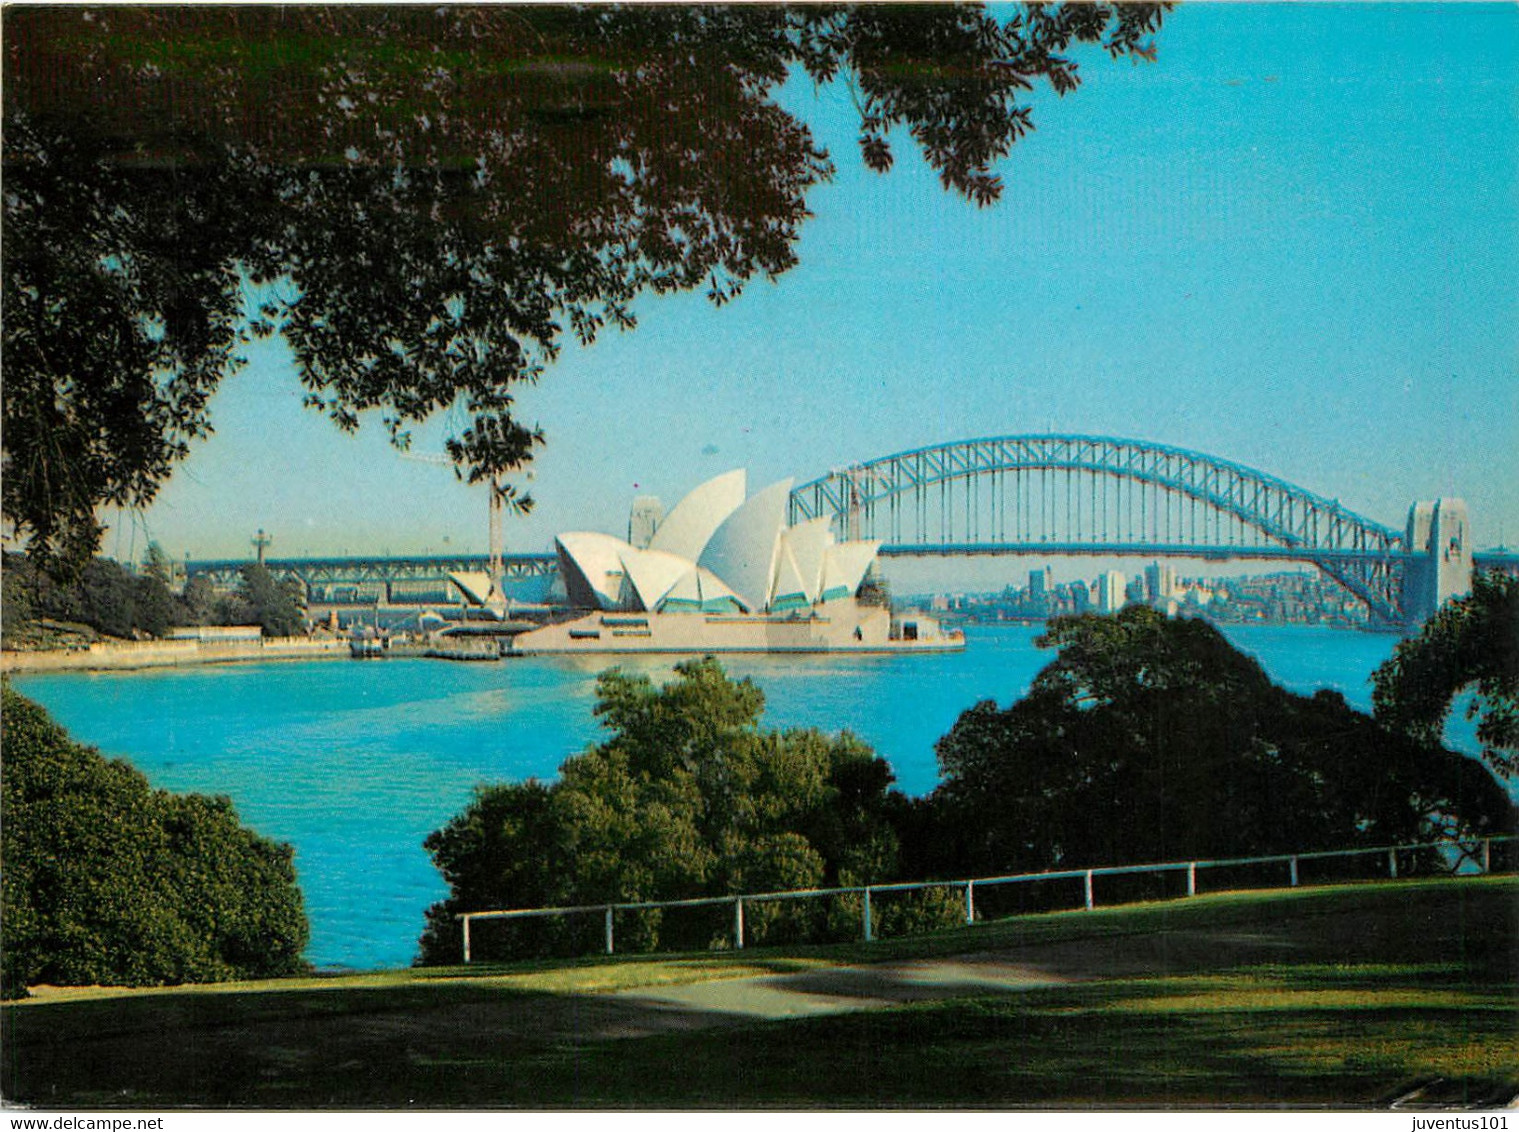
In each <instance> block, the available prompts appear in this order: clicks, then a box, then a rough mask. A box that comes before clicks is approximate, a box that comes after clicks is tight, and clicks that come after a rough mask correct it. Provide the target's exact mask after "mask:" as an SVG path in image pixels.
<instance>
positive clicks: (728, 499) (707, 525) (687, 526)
mask: <svg viewBox="0 0 1519 1132" xmlns="http://www.w3.org/2000/svg"><path fill="white" fill-rule="evenodd" d="M746 489H747V478H746V476H745V474H744V469H742V468H736V469H735V470H733V471H731V472H724V473H723V474H722V475H720V476H716V477H714V478H712V479H710V480H708V481H707V482H706V483H704V484H702V485H701V486H700V487H697V488H695V489H693V490H692V491H691V492H689V493H688V494H687V495H686V497H685V498H684V499H682V500H681V501H680V502H679V503H677V504H676V505H675V506H674V507H673V508H672V509H671V510H670V513H669V514H668V515H666V516H665V517H664V520H663V521H662V522H661V523H660V524H659V526H658V527H657V528H655V530H654V537H653V538H652V539H650V540H649V549H650V550H662V551H664V552H665V553H667V554H677V555H679V556H680V557H682V558H689V559H690V560H691V561H692V562H696V561H698V560H699V559H700V558H701V555H702V551H704V550H705V549H706V548H707V541H708V540H709V539H710V538H711V537H712V533H713V532H714V531H716V530H717V528H718V527H719V526H721V525H722V523H723V520H725V519H726V518H728V516H729V515H731V514H733V512H734V511H736V510H737V509H738V508H739V507H740V506H741V505H742V504H743V502H744V492H745V490H746Z"/></svg>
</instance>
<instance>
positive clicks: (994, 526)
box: [790, 436, 1408, 621]
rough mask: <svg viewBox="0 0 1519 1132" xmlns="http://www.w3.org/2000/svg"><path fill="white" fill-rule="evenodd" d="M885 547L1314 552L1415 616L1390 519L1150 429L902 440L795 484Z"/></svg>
mask: <svg viewBox="0 0 1519 1132" xmlns="http://www.w3.org/2000/svg"><path fill="white" fill-rule="evenodd" d="M790 513H791V521H792V522H793V523H796V522H801V521H803V520H806V519H813V518H819V517H822V516H825V515H826V516H830V517H832V518H833V519H834V522H835V526H836V529H837V530H838V532H839V534H840V535H841V536H844V537H849V538H866V539H879V540H881V542H882V544H883V545H882V548H881V553H882V554H883V555H965V554H1045V555H1051V556H1057V555H1102V556H1107V555H1147V556H1174V557H1189V558H1205V559H1215V560H1217V559H1240V558H1248V559H1272V558H1283V559H1291V560H1295V561H1303V562H1310V563H1312V564H1314V565H1316V566H1317V567H1319V569H1321V570H1323V571H1324V572H1325V573H1326V574H1328V575H1329V576H1331V577H1332V578H1334V579H1335V580H1336V581H1338V582H1339V583H1340V584H1341V585H1342V586H1344V587H1345V589H1346V590H1348V591H1349V592H1350V593H1352V594H1354V595H1355V596H1356V597H1357V598H1359V599H1360V600H1362V601H1364V602H1365V603H1366V605H1367V607H1368V609H1369V611H1370V613H1371V614H1372V616H1373V617H1375V618H1378V619H1381V620H1386V621H1399V620H1401V619H1402V577H1403V568H1404V565H1405V563H1406V561H1407V559H1408V552H1407V548H1406V547H1405V545H1404V536H1403V533H1402V532H1401V531H1395V530H1393V529H1391V528H1389V527H1384V526H1382V525H1381V524H1379V523H1375V522H1372V521H1371V520H1369V519H1366V518H1363V517H1362V516H1360V515H1357V514H1355V513H1354V512H1352V511H1349V510H1347V509H1346V508H1344V507H1342V506H1341V505H1340V503H1339V501H1338V500H1329V499H1324V498H1322V497H1320V496H1317V495H1314V494H1313V493H1311V492H1308V491H1305V490H1304V489H1302V488H1300V487H1298V486H1296V485H1294V484H1291V483H1288V482H1286V481H1285V480H1281V479H1278V478H1277V477H1275V476H1271V475H1267V474H1266V473H1264V472H1259V471H1256V470H1255V469H1253V468H1247V467H1245V466H1243V465H1240V464H1235V463H1233V462H1231V461H1228V460H1222V459H1219V458H1218V457H1216V456H1209V455H1206V454H1204V453H1201V452H1191V451H1188V450H1186V449H1182V448H1173V447H1169V446H1167V445H1161V444H1151V443H1147V442H1144V441H1135V440H1121V439H1115V438H1110V437H1095V436H1002V437H991V438H986V439H980V440H963V441H956V442H953V443H949V444H938V445H934V446H932V447H928V448H918V449H914V450H913V451H910V452H899V453H897V454H896V455H894V456H886V457H882V458H881V459H877V460H871V461H869V462H867V463H862V464H855V465H852V466H850V467H847V468H842V469H838V470H836V471H833V472H830V473H829V474H828V475H826V476H823V477H822V478H821V479H817V480H814V481H812V482H811V483H807V484H803V485H801V486H800V487H797V488H796V489H794V490H793V491H792V493H791V505H790Z"/></svg>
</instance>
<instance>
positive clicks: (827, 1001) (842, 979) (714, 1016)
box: [607, 932, 1290, 1026]
mask: <svg viewBox="0 0 1519 1132" xmlns="http://www.w3.org/2000/svg"><path fill="white" fill-rule="evenodd" d="M1288 946H1290V945H1288V944H1286V943H1285V942H1283V941H1279V940H1273V939H1271V938H1269V937H1266V936H1259V935H1238V934H1228V933H1221V932H1173V933H1168V934H1165V935H1154V934H1152V935H1143V936H1113V937H1109V938H1102V939H1092V940H1081V941H1077V942H1073V943H1060V944H1045V945H1031V946H1027V947H1020V948H1016V949H1011V950H1007V951H988V952H980V953H976V954H968V955H956V956H951V957H946V958H943V959H915V960H911V961H905V962H900V963H870V964H862V965H858V966H851V967H826V968H820V969H818V970H815V971H805V972H801V973H798V974H788V975H755V976H749V977H746V978H740V979H715V980H711V981H708V982H702V983H692V984H689V985H681V986H665V987H645V988H638V989H635V990H626V991H618V992H616V993H614V994H611V995H608V996H607V997H608V998H611V999H614V1000H617V1001H620V1002H623V1003H626V1004H628V1005H637V1006H640V1007H644V1008H649V1009H653V1010H656V1011H669V1012H676V1013H681V1014H684V1015H686V1016H687V1017H686V1025H688V1026H692V1025H697V1026H699V1025H703V1024H707V1025H714V1024H721V1023H722V1022H728V1023H732V1022H738V1021H744V1020H753V1019H757V1018H798V1017H804V1016H807V1015H812V1014H838V1013H842V1012H845V1011H852V1010H872V1009H879V1008H881V1007H887V1006H898V1005H901V1004H903V1003H909V1002H923V1001H930V1000H935V999H944V998H963V997H967V996H972V995H986V994H1011V993H1016V992H1019V991H1026V990H1030V989H1033V988H1037V987H1051V986H1060V985H1063V984H1067V983H1073V982H1084V981H1087V980H1091V979H1111V978H1132V977H1143V976H1151V975H1166V974H1175V973H1178V972H1181V971H1186V972H1195V971H1198V970H1201V969H1206V968H1209V967H1214V968H1217V967H1224V966H1231V965H1233V964H1236V963H1239V962H1242V961H1260V960H1261V959H1262V958H1264V957H1268V956H1271V955H1279V954H1280V952H1281V949H1282V948H1284V947H1288ZM703 1015H706V1016H708V1017H706V1018H703V1017H701V1016H703Z"/></svg>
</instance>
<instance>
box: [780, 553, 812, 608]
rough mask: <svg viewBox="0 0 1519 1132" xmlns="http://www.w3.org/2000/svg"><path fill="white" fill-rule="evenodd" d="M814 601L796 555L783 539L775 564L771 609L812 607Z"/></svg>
mask: <svg viewBox="0 0 1519 1132" xmlns="http://www.w3.org/2000/svg"><path fill="white" fill-rule="evenodd" d="M813 600H814V599H813V596H812V595H811V594H810V593H808V589H807V584H806V582H804V581H803V580H802V573H801V571H800V570H798V569H797V566H796V555H794V554H793V553H792V552H791V547H790V546H788V545H787V543H786V540H785V539H784V538H783V539H781V548H780V553H779V555H778V556H777V561H776V564H775V584H774V586H772V587H771V591H770V601H769V606H770V608H771V609H795V608H798V607H800V606H803V605H811V604H812V602H813Z"/></svg>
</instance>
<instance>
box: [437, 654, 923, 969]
mask: <svg viewBox="0 0 1519 1132" xmlns="http://www.w3.org/2000/svg"><path fill="white" fill-rule="evenodd" d="M675 671H676V678H675V679H674V680H672V681H671V682H670V683H667V684H666V685H664V686H663V687H662V688H655V687H654V686H653V684H652V683H651V681H650V680H649V679H648V678H647V677H644V676H631V675H628V674H626V673H623V672H621V671H618V670H616V669H614V670H612V671H610V672H607V673H604V674H603V675H602V676H601V678H600V679H599V680H598V682H597V707H596V712H597V714H598V715H599V716H600V717H601V718H602V721H603V722H604V723H605V725H606V726H607V728H608V729H609V730H610V732H611V734H610V736H609V738H608V739H607V740H606V741H605V742H603V743H601V744H599V745H597V746H595V747H592V748H591V749H589V750H587V751H585V752H584V753H582V754H579V755H575V756H573V757H572V758H570V759H568V760H567V761H566V762H565V763H564V765H563V766H561V767H560V771H559V775H560V776H559V780H558V781H557V782H554V783H552V784H544V783H541V782H536V781H528V782H524V783H514V784H505V785H498V786H486V787H481V788H479V789H478V790H477V791H476V794H475V797H474V800H473V801H472V802H471V803H470V805H469V806H468V807H467V808H466V809H465V810H464V811H463V812H462V813H461V814H459V815H458V816H456V817H455V818H454V819H453V820H452V821H450V822H449V823H448V824H447V825H446V826H444V827H443V828H442V829H440V830H438V831H436V832H434V833H433V834H431V835H429V837H428V838H427V841H426V843H425V844H426V848H427V850H428V852H429V853H430V854H431V855H432V857H433V860H434V862H435V863H436V864H437V866H438V868H439V870H440V871H441V872H442V874H443V878H444V880H445V881H447V882H448V885H449V889H450V895H449V897H448V899H447V900H444V901H442V902H441V903H439V904H435V905H434V906H433V907H432V908H431V909H429V911H428V914H427V924H428V926H427V931H426V934H425V935H424V936H423V939H422V959H423V961H424V962H428V963H436V962H452V961H457V959H458V956H459V929H458V924H457V923H456V921H455V919H454V917H455V916H456V915H457V914H458V913H460V912H466V911H481V910H488V909H493V908H522V907H543V906H551V905H557V906H574V905H584V904H599V903H613V902H616V903H622V902H632V901H645V900H672V899H689V898H695V897H707V896H721V895H727V894H733V893H745V892H767V891H780V890H786V889H797V888H811V887H818V886H836V885H851V884H861V883H865V882H870V881H880V880H884V879H888V878H889V877H890V876H892V875H893V873H894V871H895V869H896V867H897V860H896V835H895V833H894V831H893V829H892V827H891V822H890V817H891V812H892V808H893V805H894V802H893V798H894V795H892V793H891V790H890V787H891V782H892V774H891V770H890V768H889V767H888V766H887V765H886V763H885V762H884V761H883V760H881V759H879V758H877V757H876V756H875V755H874V754H872V753H871V751H870V750H869V748H867V747H866V746H865V745H864V744H862V743H861V742H860V741H859V740H858V739H856V738H854V737H853V736H851V735H849V734H847V733H844V734H840V735H835V736H827V735H823V734H820V733H818V732H816V731H810V730H800V731H786V732H779V733H778V732H769V731H765V730H762V729H761V728H760V726H759V720H760V716H761V713H762V711H763V707H764V697H763V695H762V694H761V692H760V690H759V689H758V688H756V687H755V686H754V685H753V684H752V683H751V682H750V681H748V680H739V681H734V680H730V679H729V678H728V677H727V676H726V675H725V674H724V672H723V670H722V667H721V666H720V665H719V664H718V663H717V662H716V661H715V660H713V659H712V658H710V657H708V658H706V659H704V660H692V661H686V662H683V663H682V664H679V665H677V666H676V670H675ZM840 914H841V913H840V912H839V911H838V910H837V909H834V910H832V911H830V910H828V909H820V908H817V907H805V906H800V905H796V904H790V905H785V906H782V905H778V904H759V905H754V906H752V907H751V909H750V910H749V912H748V918H747V923H746V930H747V935H748V936H749V938H750V939H751V940H763V939H772V940H774V939H779V938H783V937H785V936H788V935H790V936H800V935H810V934H816V933H819V932H824V933H826V932H827V931H828V930H829V916H830V915H835V916H837V915H840ZM842 914H844V915H847V918H848V920H849V930H853V929H854V925H856V924H857V923H858V916H859V912H858V910H857V909H856V910H855V911H853V912H852V913H842ZM587 930H590V931H599V925H577V924H575V923H573V922H567V921H551V922H548V923H534V924H530V925H528V926H527V927H526V928H524V929H521V930H519V931H518V932H517V934H516V936H515V938H514V939H513V940H512V941H510V943H509V944H508V943H503V942H500V941H498V942H497V944H496V946H498V947H508V946H509V947H510V948H511V949H512V950H513V951H514V952H515V953H518V954H531V953H534V952H539V951H546V950H551V949H555V948H558V947H563V946H573V945H575V944H576V942H577V933H580V934H581V935H583V934H584V932H585V931H587ZM727 931H728V920H727V919H726V913H725V915H724V917H722V918H719V919H717V920H712V919H711V918H710V917H709V918H707V919H701V918H700V917H698V918H697V919H695V920H688V921H686V922H684V923H674V922H670V921H667V920H666V919H665V918H664V917H662V916H661V915H659V914H658V913H657V912H644V913H640V914H637V915H630V916H628V917H626V919H625V922H623V923H622V924H621V926H619V928H618V939H619V941H621V942H620V944H619V946H620V947H628V948H632V949H636V948H638V947H653V946H655V945H656V944H658V943H661V942H665V943H685V944H688V945H692V946H705V945H706V944H707V943H709V942H710V940H711V938H712V936H713V935H717V934H721V935H723V936H724V937H725V936H726V933H727ZM578 942H579V944H580V945H581V946H584V945H585V943H586V942H587V941H586V940H584V939H579V940H578Z"/></svg>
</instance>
